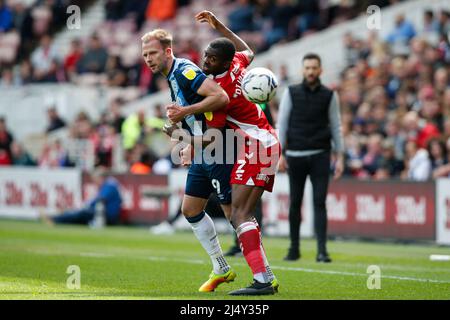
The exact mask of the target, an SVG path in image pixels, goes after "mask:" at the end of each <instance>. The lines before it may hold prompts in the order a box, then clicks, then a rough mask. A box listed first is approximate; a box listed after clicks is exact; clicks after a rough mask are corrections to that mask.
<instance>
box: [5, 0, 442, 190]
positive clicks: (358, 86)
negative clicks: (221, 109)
mask: <svg viewBox="0 0 450 320" xmlns="http://www.w3.org/2000/svg"><path fill="white" fill-rule="evenodd" d="M8 2H9V1H2V0H0V17H3V16H4V15H5V11H9V12H10V13H9V15H10V16H11V19H10V22H9V24H8V23H4V21H5V20H4V19H3V18H2V19H1V21H2V23H0V32H3V33H4V34H5V32H6V34H8V33H11V32H13V31H11V30H21V29H20V21H19V22H17V21H16V20H20V19H18V18H17V17H16V12H17V11H18V10H19V9H18V8H16V6H13V7H9V8H8V6H6V3H8ZM12 2H14V1H12ZM63 2H64V1H56V0H55V1H37V2H36V4H35V5H33V6H32V7H30V8H23V9H22V10H25V11H30V10H31V11H32V10H36V9H35V8H36V7H37V6H38V5H37V3H40V7H42V6H44V7H47V8H53V7H54V6H55V5H56V4H60V3H63ZM69 2H70V1H69ZM393 2H394V1H378V3H374V2H373V1H370V4H377V5H379V6H385V5H389V4H392V3H393ZM368 4H369V2H366V1H361V2H359V1H358V2H357V1H309V0H305V1H303V0H302V1H289V0H273V1H270V0H257V1H250V0H237V1H223V0H221V1H217V3H216V4H215V7H214V8H212V10H213V11H215V12H216V13H217V14H218V16H220V17H225V18H227V20H226V21H228V25H229V26H230V28H231V29H232V30H233V31H235V32H237V33H238V34H239V35H240V36H241V37H242V38H244V39H245V40H246V41H248V42H249V43H250V44H251V45H252V47H253V48H254V49H255V51H257V52H261V51H264V50H266V49H268V48H269V47H270V46H272V45H274V44H277V43H283V42H286V41H291V40H294V39H297V38H299V37H301V36H305V35H307V34H309V33H313V32H316V31H319V30H322V29H323V28H325V27H327V26H330V25H332V24H334V23H339V22H340V21H343V20H347V19H351V18H353V17H356V16H357V15H359V14H360V13H361V12H365V10H366V8H367V6H368ZM19 7H20V6H19ZM56 7H57V6H56ZM205 7H206V6H205V1H203V0H201V1H189V0H186V1H175V0H172V1H166V0H164V1H162V0H161V1H158V0H151V1H137V0H135V1H118V0H106V1H105V8H106V21H105V22H103V23H102V25H101V26H100V27H99V28H97V30H96V32H95V33H93V34H91V35H90V36H89V38H87V39H75V40H73V41H72V43H71V46H70V48H69V50H68V53H67V55H65V56H60V55H59V54H58V51H57V50H55V49H54V47H53V44H52V43H53V40H52V39H53V38H52V36H50V35H49V34H51V33H49V32H42V33H41V34H36V33H35V34H34V37H36V36H37V35H38V36H39V39H40V41H39V44H38V45H37V46H36V50H35V51H32V50H30V51H29V52H28V53H29V55H28V56H27V54H26V53H23V54H21V55H17V56H15V57H14V58H13V59H12V60H11V61H9V62H8V63H6V64H5V62H4V60H2V59H4V57H0V70H1V72H2V73H1V74H2V79H1V83H0V86H2V87H5V86H11V85H20V84H26V83H31V82H55V81H57V82H61V81H62V82H64V81H74V82H77V81H78V80H77V79H79V78H80V77H81V76H82V75H84V74H97V75H100V76H101V79H102V80H101V83H102V84H104V85H108V86H112V87H128V86H135V87H139V88H140V92H141V94H142V95H146V94H150V93H154V92H157V91H160V90H163V89H166V88H167V83H166V81H165V79H163V78H161V77H160V76H159V75H153V74H151V72H150V71H149V69H148V68H146V67H145V66H144V64H143V62H142V59H140V51H139V50H140V49H139V44H140V42H139V39H140V35H141V34H142V31H143V30H147V29H151V28H152V27H155V26H156V25H158V26H159V25H160V26H162V27H165V28H167V29H169V30H172V31H175V32H174V34H175V42H176V45H175V50H176V51H175V55H176V56H179V57H187V58H189V59H191V60H193V61H194V62H196V63H198V62H199V61H200V59H201V53H200V48H201V46H202V45H203V43H204V41H206V40H209V39H212V38H213V37H214V36H215V35H214V34H212V33H210V32H209V33H208V34H204V33H203V30H207V28H199V29H192V28H197V27H195V23H194V22H193V19H192V17H193V16H194V14H195V13H197V12H198V11H200V10H201V9H203V8H205ZM55 10H56V9H55ZM19 11H20V10H19ZM50 11H51V10H50ZM51 12H54V11H51ZM6 15H7V16H8V13H6ZM6 21H7V22H8V21H9V20H6ZM18 26H19V27H18ZM187 26H190V29H189V28H188V27H187ZM192 26H194V27H192ZM185 29H186V30H185ZM20 34H21V36H22V32H20ZM185 35H189V36H185ZM193 35H195V37H193ZM449 37H450V12H449V11H446V10H444V9H441V10H438V11H432V10H427V11H426V12H424V15H423V23H422V24H421V25H414V24H413V23H411V22H410V21H408V20H407V19H405V18H404V16H403V15H398V16H397V18H396V21H395V28H394V29H393V30H392V32H391V33H390V34H389V35H388V37H387V38H385V39H381V38H380V37H379V36H378V34H377V33H376V32H373V33H371V34H370V36H369V37H368V38H366V39H360V38H357V37H355V36H354V35H352V34H351V33H348V34H346V35H345V36H344V38H343V43H344V47H345V56H346V59H347V61H346V65H347V67H346V68H345V69H344V70H343V71H342V73H341V76H340V79H339V81H338V82H337V83H336V84H334V86H335V89H336V90H337V91H338V92H339V96H340V100H341V101H340V102H341V115H342V123H343V131H344V138H345V145H346V155H345V156H346V168H345V175H346V176H349V177H355V178H358V179H376V180H383V179H389V178H401V179H410V180H418V181H422V180H427V179H431V178H437V177H442V176H449V177H450V163H449V160H450V44H449ZM3 39H5V38H3ZM3 41H4V40H2V41H0V46H2V42H3ZM131 44H134V45H131ZM136 44H138V47H137V49H136V48H134V49H133V46H135V45H136ZM274 71H275V73H276V74H277V75H278V78H279V80H280V82H282V83H283V84H288V83H289V81H290V79H289V78H288V73H287V66H285V65H283V66H282V67H281V69H280V70H274ZM125 102H126V101H124V100H123V99H120V98H117V99H114V100H113V101H111V103H110V105H109V106H108V109H107V110H106V111H105V112H104V113H103V114H102V116H101V117H100V120H99V121H98V122H95V123H94V122H93V121H92V120H91V119H89V117H88V116H87V114H85V113H80V114H79V115H78V117H77V118H76V120H75V121H74V122H73V123H66V122H65V120H64V119H61V118H60V116H59V115H58V113H57V108H56V107H51V108H49V110H48V129H47V131H48V132H52V131H55V130H58V129H61V128H66V129H68V130H69V133H70V136H71V137H72V138H74V139H80V140H88V141H90V142H91V144H92V145H93V150H94V153H95V166H107V167H110V166H112V163H113V158H114V155H113V154H114V150H115V148H116V147H117V145H120V146H121V149H122V150H123V154H124V159H125V162H126V164H127V168H128V169H129V170H131V171H133V172H135V173H149V172H154V173H166V172H168V171H169V170H170V168H171V167H172V166H173V164H172V163H171V162H170V157H169V156H168V153H169V150H170V144H169V143H168V140H167V139H166V138H165V137H164V134H163V133H162V131H161V128H162V126H163V124H164V122H165V111H164V110H163V106H153V108H154V110H155V112H154V116H152V117H148V116H147V115H146V114H145V111H143V110H141V111H138V112H135V113H133V114H131V115H129V116H127V117H125V116H124V113H123V110H122V106H123V105H124V103H125ZM271 108H272V110H273V115H274V118H275V119H274V120H275V122H276V114H277V113H276V110H277V105H276V102H273V103H272V105H271ZM8 164H17V165H41V166H73V165H75V164H74V162H73V161H71V159H70V156H69V155H68V151H67V150H66V148H65V146H64V145H63V143H61V141H59V140H55V141H53V142H52V143H48V144H47V145H46V147H45V148H44V150H43V152H42V154H41V155H40V156H39V157H37V159H33V158H32V157H31V156H30V155H29V154H28V153H27V152H26V151H25V150H24V148H23V146H21V144H20V143H17V142H16V141H14V138H13V137H12V135H11V134H10V133H9V131H8V129H7V125H6V123H5V119H0V165H8Z"/></svg>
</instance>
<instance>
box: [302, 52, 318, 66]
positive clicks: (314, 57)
mask: <svg viewBox="0 0 450 320" xmlns="http://www.w3.org/2000/svg"><path fill="white" fill-rule="evenodd" d="M305 60H317V61H319V66H320V65H322V59H320V56H319V55H318V54H317V53H307V54H305V56H304V57H303V61H305Z"/></svg>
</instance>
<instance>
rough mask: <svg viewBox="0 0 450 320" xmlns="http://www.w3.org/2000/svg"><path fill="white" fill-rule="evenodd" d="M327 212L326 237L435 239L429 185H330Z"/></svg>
mask: <svg viewBox="0 0 450 320" xmlns="http://www.w3.org/2000/svg"><path fill="white" fill-rule="evenodd" d="M327 209H328V230H329V232H328V233H329V234H330V235H339V236H360V237H369V238H391V239H404V240H434V239H435V185H434V183H433V182H421V183H414V182H403V181H389V182H374V181H370V182H369V181H356V180H341V181H333V182H332V183H331V184H330V189H329V193H328V197H327Z"/></svg>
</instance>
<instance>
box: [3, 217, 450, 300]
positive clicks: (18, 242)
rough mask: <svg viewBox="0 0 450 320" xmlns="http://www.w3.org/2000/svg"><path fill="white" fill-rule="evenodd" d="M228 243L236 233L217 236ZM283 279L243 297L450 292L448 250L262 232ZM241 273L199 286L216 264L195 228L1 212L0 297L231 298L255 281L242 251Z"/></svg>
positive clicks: (440, 295)
mask: <svg viewBox="0 0 450 320" xmlns="http://www.w3.org/2000/svg"><path fill="white" fill-rule="evenodd" d="M220 240H221V244H222V248H224V249H228V247H229V246H230V244H231V243H232V237H231V235H221V236H220ZM264 245H265V247H266V251H267V255H268V258H269V261H270V262H271V265H272V267H273V270H274V272H275V274H276V276H277V278H278V280H279V282H280V292H279V294H277V295H274V296H265V297H256V298H250V297H243V298H241V299H258V300H260V299H283V300H284V299H296V300H299V299H450V262H448V261H447V262H446V261H442V262H437V261H430V260H429V255H430V254H450V248H448V247H438V246H435V245H411V244H409V245H399V244H392V243H367V242H355V241H330V242H329V251H330V254H331V256H332V258H333V259H334V261H333V263H331V264H317V263H316V262H315V261H314V258H315V241H314V240H304V241H303V243H302V258H301V260H299V261H297V262H286V261H283V256H284V254H285V253H286V247H287V245H288V241H287V239H285V238H265V243H264ZM228 261H229V263H230V264H231V265H232V266H233V267H234V269H235V270H236V272H237V274H238V277H237V278H236V280H235V281H234V282H233V283H230V284H222V285H221V286H220V287H219V288H218V289H217V290H216V292H213V293H199V292H197V290H198V287H199V286H200V285H201V284H202V283H203V281H204V280H206V278H207V276H208V275H209V273H210V271H211V265H210V261H209V258H208V257H207V256H206V253H204V251H203V249H202V248H201V246H200V244H199V243H198V242H197V240H196V239H195V237H194V235H193V234H192V233H191V232H180V233H177V234H175V235H173V236H154V235H151V234H150V233H149V232H148V231H147V229H145V228H131V227H117V228H106V229H103V230H91V229H88V228H86V227H82V226H57V227H55V228H50V227H47V226H46V225H43V224H39V223H36V222H18V221H11V220H0V299H195V300H197V299H221V300H223V299H230V298H233V299H235V298H236V297H231V296H228V295H227V293H228V292H229V291H231V290H233V289H237V288H240V287H242V286H245V285H247V284H249V283H250V281H251V273H250V269H249V268H248V267H247V265H246V263H245V260H244V258H242V257H236V258H229V259H228ZM70 265H77V266H79V267H80V271H81V278H80V283H81V287H80V289H69V288H67V285H66V282H67V279H68V277H69V276H70V274H68V273H67V268H68V267H69V266H70ZM369 265H377V266H379V267H380V270H381V280H380V281H381V283H380V284H381V288H380V289H378V290H377V289H374V290H369V289H368V288H367V282H368V277H369V274H368V273H367V267H368V266H369Z"/></svg>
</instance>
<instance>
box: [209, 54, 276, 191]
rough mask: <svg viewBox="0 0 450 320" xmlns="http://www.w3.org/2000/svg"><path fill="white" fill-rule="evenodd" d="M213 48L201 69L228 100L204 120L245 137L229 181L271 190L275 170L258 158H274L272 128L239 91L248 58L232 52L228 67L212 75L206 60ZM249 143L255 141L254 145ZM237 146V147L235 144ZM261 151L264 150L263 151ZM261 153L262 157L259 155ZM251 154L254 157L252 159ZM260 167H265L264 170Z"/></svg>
mask: <svg viewBox="0 0 450 320" xmlns="http://www.w3.org/2000/svg"><path fill="white" fill-rule="evenodd" d="M212 51H213V50H209V48H208V49H206V52H205V62H204V64H203V71H204V72H205V73H206V74H208V73H209V74H210V75H211V76H212V77H213V79H214V80H215V81H216V82H217V83H218V84H219V85H220V86H221V87H222V88H223V89H224V90H225V92H226V93H227V94H228V97H229V98H230V103H229V104H228V105H227V106H226V107H225V110H220V112H214V116H213V117H212V119H211V120H208V119H207V120H206V122H207V123H208V125H210V126H211V127H223V126H225V125H226V126H227V127H229V128H232V129H234V130H235V131H236V132H237V133H239V134H240V135H242V136H243V137H244V138H245V140H246V141H245V142H246V143H245V145H244V147H243V148H239V149H238V157H237V161H236V164H235V166H234V168H233V172H232V175H231V181H230V182H231V184H243V185H253V186H260V187H264V189H265V190H267V191H269V192H271V191H272V188H273V183H274V174H275V172H274V171H272V172H270V167H271V165H273V163H272V162H271V161H267V160H266V161H264V160H265V159H260V158H266V157H267V159H269V158H272V155H273V156H274V158H276V157H277V156H276V155H277V154H279V152H280V147H279V141H278V137H277V135H276V133H275V130H274V129H273V128H272V126H271V125H270V124H269V122H268V121H267V118H266V116H265V114H264V112H263V110H262V109H261V108H260V106H259V105H257V104H255V103H253V102H250V101H248V100H247V99H245V97H244V95H243V94H242V89H241V81H242V79H243V77H244V75H245V73H246V72H247V70H246V67H247V66H248V65H249V64H250V62H251V61H250V58H249V57H248V55H247V54H246V53H245V51H244V52H236V53H235V55H234V57H233V60H232V63H231V65H230V68H229V69H228V70H227V71H225V72H224V73H222V74H218V75H215V76H214V75H212V73H210V70H209V69H208V67H209V66H210V64H209V61H210V60H213V59H215V58H214V55H213V54H212ZM252 144H257V145H256V146H254V145H253V147H252ZM238 147H241V146H238ZM255 151H256V152H255ZM263 151H264V152H263ZM261 153H262V155H263V156H261ZM253 157H255V159H252V158H253ZM264 168H266V169H268V170H267V171H264Z"/></svg>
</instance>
